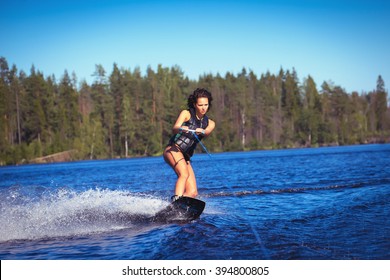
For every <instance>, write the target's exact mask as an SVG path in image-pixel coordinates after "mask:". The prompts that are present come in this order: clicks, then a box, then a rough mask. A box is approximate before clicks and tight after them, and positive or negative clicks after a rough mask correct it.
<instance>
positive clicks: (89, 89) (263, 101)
mask: <svg viewBox="0 0 390 280" xmlns="http://www.w3.org/2000/svg"><path fill="white" fill-rule="evenodd" d="M93 76H94V81H93V82H92V83H91V84H88V83H87V82H86V81H81V82H78V81H77V77H76V74H74V73H72V74H71V75H69V73H68V72H67V71H66V70H65V71H64V74H63V76H62V77H61V78H60V79H59V80H56V78H55V77H54V75H51V76H47V77H45V76H44V74H43V73H42V72H40V71H39V70H37V69H36V68H35V67H34V66H32V67H31V71H30V73H29V74H26V73H25V72H23V71H18V69H17V67H16V66H15V65H13V66H12V67H9V65H8V62H7V60H6V59H5V58H4V57H0V165H5V164H19V163H23V162H26V163H28V162H30V161H31V160H32V159H34V158H36V157H42V156H45V155H49V154H53V153H58V152H62V151H67V150H73V151H74V158H75V159H78V160H84V159H105V158H122V157H131V156H150V155H160V154H161V153H162V151H163V149H164V147H165V145H166V144H167V142H168V139H169V138H170V136H171V128H172V126H173V124H174V122H175V120H176V118H177V116H178V114H179V112H180V111H181V110H182V109H185V108H186V101H187V97H188V95H189V94H190V93H191V92H192V91H193V90H194V89H195V88H197V87H204V88H207V89H208V90H209V91H210V92H212V94H213V98H214V100H213V107H212V109H211V111H210V112H209V114H208V115H209V117H210V118H212V119H214V120H215V121H216V124H217V127H216V130H215V131H214V133H213V134H212V135H211V136H210V137H209V139H207V140H206V142H205V143H206V145H207V147H208V149H209V150H210V151H211V152H222V151H238V150H257V149H275V148H290V147H303V146H304V147H317V146H324V145H347V144H362V143H371V142H388V141H389V138H390V108H389V105H388V96H387V90H386V88H385V83H384V81H383V79H382V77H381V76H380V75H379V76H378V79H377V83H376V88H375V89H374V90H372V91H370V92H362V93H357V92H352V93H348V92H346V91H345V90H344V89H343V88H342V87H341V86H337V85H334V84H333V83H332V82H323V83H322V85H321V86H320V89H318V88H317V85H316V83H315V81H314V80H313V78H312V77H311V76H310V75H309V76H308V77H306V78H304V79H303V80H302V81H300V80H299V79H298V75H297V73H296V71H295V69H292V70H284V69H280V71H279V73H277V74H272V73H270V72H267V73H264V74H261V75H260V76H257V75H256V74H255V73H253V71H249V70H247V69H245V68H243V69H242V71H241V72H240V73H238V74H236V75H235V74H232V73H229V72H227V73H226V74H225V76H224V77H223V76H221V75H219V74H216V75H213V74H204V75H202V76H200V77H199V79H198V80H190V79H189V78H188V77H187V76H185V74H184V72H183V71H182V70H181V69H180V67H179V66H173V67H163V66H162V65H158V67H157V69H156V70H153V69H151V68H150V67H148V69H147V70H146V73H145V74H142V73H141V70H140V68H138V67H136V68H134V69H133V70H131V69H125V68H119V67H118V65H117V64H115V63H114V64H113V69H112V71H111V73H108V74H107V72H106V70H105V69H104V68H103V66H101V65H96V67H95V72H94V73H93Z"/></svg>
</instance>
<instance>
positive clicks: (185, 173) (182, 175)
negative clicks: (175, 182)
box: [177, 169, 190, 181]
mask: <svg viewBox="0 0 390 280" xmlns="http://www.w3.org/2000/svg"><path fill="white" fill-rule="evenodd" d="M177 176H178V177H179V178H180V179H183V180H185V181H187V180H188V178H189V177H190V173H189V172H188V171H187V170H185V169H181V170H178V171H177Z"/></svg>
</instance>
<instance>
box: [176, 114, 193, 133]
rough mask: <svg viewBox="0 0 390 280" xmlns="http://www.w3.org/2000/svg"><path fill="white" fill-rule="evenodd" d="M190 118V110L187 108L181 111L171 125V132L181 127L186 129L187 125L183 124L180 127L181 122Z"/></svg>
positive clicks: (177, 130) (178, 130)
mask: <svg viewBox="0 0 390 280" xmlns="http://www.w3.org/2000/svg"><path fill="white" fill-rule="evenodd" d="M190 118H191V114H190V111H188V110H183V111H181V113H180V115H179V116H178V117H177V120H176V122H175V124H174V125H173V128H172V132H173V134H177V133H179V132H180V129H181V128H184V129H188V127H184V126H183V127H182V124H183V123H184V122H187V121H189V119H190Z"/></svg>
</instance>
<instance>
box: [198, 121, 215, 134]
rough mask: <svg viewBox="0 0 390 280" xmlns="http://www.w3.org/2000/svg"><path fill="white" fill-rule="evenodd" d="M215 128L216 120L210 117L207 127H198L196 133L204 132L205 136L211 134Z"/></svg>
mask: <svg viewBox="0 0 390 280" xmlns="http://www.w3.org/2000/svg"><path fill="white" fill-rule="evenodd" d="M214 128H215V122H214V121H212V120H210V119H209V125H208V126H207V127H206V128H204V129H203V128H197V129H196V134H198V135H199V134H202V135H204V137H207V136H209V135H210V134H211V132H212V131H213V130H214Z"/></svg>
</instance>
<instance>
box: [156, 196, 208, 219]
mask: <svg viewBox="0 0 390 280" xmlns="http://www.w3.org/2000/svg"><path fill="white" fill-rule="evenodd" d="M205 206H206V203H205V202H204V201H202V200H199V199H196V198H192V197H186V196H182V197H180V198H179V199H177V200H175V201H174V202H172V203H171V204H169V205H168V206H167V207H166V208H164V209H162V210H160V211H159V212H157V213H156V214H155V215H154V216H153V217H151V218H150V220H151V221H152V222H163V223H167V222H189V221H192V220H195V219H197V218H199V216H200V215H201V214H202V212H203V210H204V208H205Z"/></svg>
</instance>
